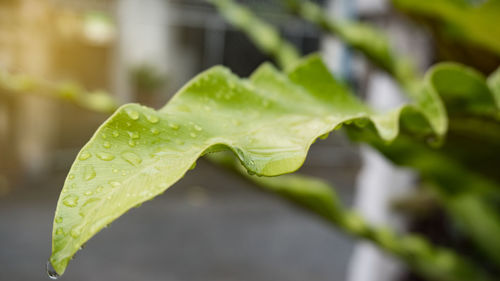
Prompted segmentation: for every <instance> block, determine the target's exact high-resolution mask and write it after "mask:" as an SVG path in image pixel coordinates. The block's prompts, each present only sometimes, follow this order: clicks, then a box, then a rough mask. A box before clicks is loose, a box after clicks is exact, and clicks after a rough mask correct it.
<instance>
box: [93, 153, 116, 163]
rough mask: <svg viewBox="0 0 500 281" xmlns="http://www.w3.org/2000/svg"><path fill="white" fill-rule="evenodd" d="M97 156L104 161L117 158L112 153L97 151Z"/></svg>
mask: <svg viewBox="0 0 500 281" xmlns="http://www.w3.org/2000/svg"><path fill="white" fill-rule="evenodd" d="M97 158H99V159H101V160H103V161H111V160H113V159H115V156H114V155H113V154H111V153H106V152H99V153H97Z"/></svg>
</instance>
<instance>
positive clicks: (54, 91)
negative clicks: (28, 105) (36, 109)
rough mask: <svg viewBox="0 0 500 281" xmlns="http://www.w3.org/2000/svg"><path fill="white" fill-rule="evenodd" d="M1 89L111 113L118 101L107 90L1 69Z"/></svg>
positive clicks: (7, 92) (13, 93)
mask: <svg viewBox="0 0 500 281" xmlns="http://www.w3.org/2000/svg"><path fill="white" fill-rule="evenodd" d="M0 90H2V92H3V93H5V94H10V95H15V94H19V93H22V94H33V95H41V96H45V97H50V98H56V99H62V100H65V101H68V102H71V103H73V104H75V105H77V106H80V107H82V108H85V109H88V110H92V111H97V112H104V113H111V112H113V111H114V110H116V108H117V106H118V103H117V102H116V101H115V99H113V97H112V96H110V95H109V94H108V93H107V92H105V91H102V90H98V91H92V92H89V91H86V90H85V89H84V88H83V87H82V86H81V85H80V84H78V83H75V82H62V83H54V82H50V81H47V80H43V79H39V78H36V77H33V76H30V75H26V74H14V73H11V72H8V71H6V70H1V71H0Z"/></svg>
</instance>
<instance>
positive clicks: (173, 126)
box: [168, 123, 179, 130]
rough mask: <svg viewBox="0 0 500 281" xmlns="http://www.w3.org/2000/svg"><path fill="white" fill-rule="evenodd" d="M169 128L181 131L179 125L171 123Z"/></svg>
mask: <svg viewBox="0 0 500 281" xmlns="http://www.w3.org/2000/svg"><path fill="white" fill-rule="evenodd" d="M168 126H169V127H170V128H172V129H174V130H179V125H177V124H174V123H170V124H168Z"/></svg>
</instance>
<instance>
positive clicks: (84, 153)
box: [78, 150, 92, 161]
mask: <svg viewBox="0 0 500 281" xmlns="http://www.w3.org/2000/svg"><path fill="white" fill-rule="evenodd" d="M91 156H92V154H90V152H88V151H86V150H84V151H82V152H81V153H80V156H78V159H80V160H82V161H83V160H87V159H89V158H90V157H91Z"/></svg>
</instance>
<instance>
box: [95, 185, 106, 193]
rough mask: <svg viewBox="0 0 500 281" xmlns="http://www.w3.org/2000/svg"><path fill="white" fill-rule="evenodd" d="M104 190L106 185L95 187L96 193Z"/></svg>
mask: <svg viewBox="0 0 500 281" xmlns="http://www.w3.org/2000/svg"><path fill="white" fill-rule="evenodd" d="M103 190H104V186H102V185H99V186H98V187H97V188H96V189H95V193H100V192H101V191H103Z"/></svg>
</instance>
